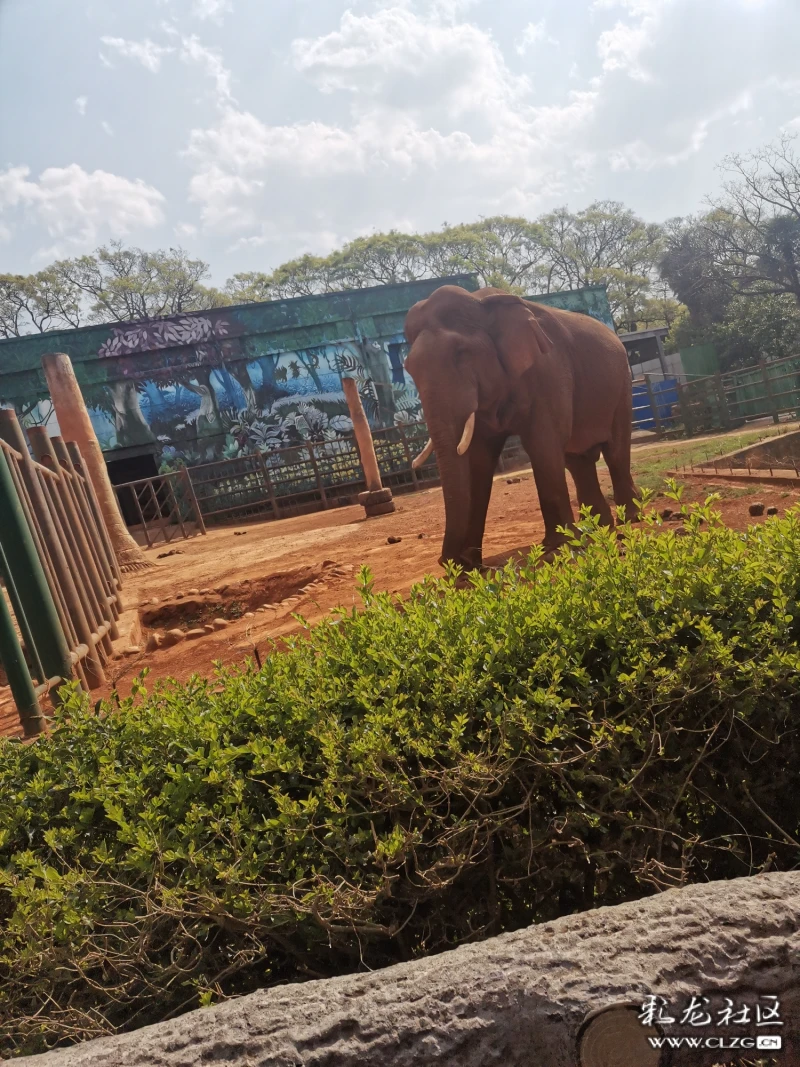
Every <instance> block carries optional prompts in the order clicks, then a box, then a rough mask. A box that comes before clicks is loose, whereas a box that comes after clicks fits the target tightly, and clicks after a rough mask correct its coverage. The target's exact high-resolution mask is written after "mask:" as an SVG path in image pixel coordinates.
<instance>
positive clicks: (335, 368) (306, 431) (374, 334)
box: [0, 275, 613, 472]
mask: <svg viewBox="0 0 800 1067" xmlns="http://www.w3.org/2000/svg"><path fill="white" fill-rule="evenodd" d="M445 282H447V283H449V284H460V285H462V286H463V287H464V288H467V289H470V290H474V289H476V288H477V287H478V285H477V280H476V279H475V278H474V276H469V275H466V276H463V275H462V276H458V277H457V278H451V279H438V280H435V281H427V282H412V283H408V284H407V285H394V286H381V287H378V288H375V289H370V290H359V291H356V292H352V293H347V294H341V293H336V294H330V295H329V296H324V297H305V298H300V299H297V300H287V301H282V302H274V303H270V304H252V305H244V306H242V307H238V308H220V309H216V310H213V311H208V312H203V313H199V312H198V313H192V314H188V315H184V316H174V317H171V318H168V319H160V320H157V321H155V322H148V323H139V324H130V323H123V324H118V325H112V326H102V327H89V328H84V329H81V330H72V331H64V332H59V333H58V334H48V335H37V336H36V337H26V338H20V339H14V340H13V341H4V342H0V403H4V404H7V405H12V406H13V407H14V408H15V409H16V411H17V414H18V415H19V416H20V418H21V420H22V422H23V424H24V425H45V426H47V427H48V429H49V430H50V432H51V433H58V426H57V422H56V419H55V415H54V413H53V409H52V404H51V402H50V400H49V397H48V394H47V390H46V387H45V383H44V377H43V375H42V373H41V368H40V360H41V355H42V353H43V352H48V351H64V352H67V354H68V355H70V357H71V358H72V360H73V364H74V366H75V370H76V374H77V376H78V380H79V382H80V384H81V389H82V391H83V393H84V396H85V398H86V401H87V405H88V406H89V408H90V414H91V418H92V423H93V425H94V428H95V431H96V433H97V436H98V439H99V441H100V445H101V447H102V448H103V450H104V451H105V452H106V453H107V455H108V458H109V459H112V458H123V457H129V456H135V455H142V454H148V453H149V454H152V455H153V456H154V458H155V461H156V464H157V467H158V469H159V470H161V471H162V472H163V471H167V470H171V469H174V468H176V467H177V466H180V465H183V464H186V465H189V466H194V465H197V464H200V463H206V462H211V461H213V460H217V459H233V458H236V457H237V456H241V455H245V454H248V453H252V452H255V451H261V452H276V451H277V450H279V449H282V448H288V447H291V446H293V445H301V444H303V443H304V442H306V441H311V442H313V443H315V444H318V445H320V446H322V447H323V448H324V446H325V445H326V443H329V442H335V441H336V440H337V438H340V437H342V436H345V435H347V434H349V433H351V431H352V424H351V421H350V416H349V412H348V408H347V403H346V401H345V398H344V393H343V390H342V384H341V379H342V377H343V376H347V377H352V378H355V380H356V381H357V382H358V387H359V393H360V395H361V399H362V403H363V405H364V409H365V412H366V414H367V417H368V419H369V421H370V424H371V425H372V427H373V429H378V428H385V427H390V426H396V425H400V424H404V423H411V422H416V421H418V420H419V419H420V417H421V408H420V402H419V396H418V394H417V391H416V389H415V387H414V383H413V381H412V380H411V378H410V377H409V376H408V374H406V372H405V371H404V369H403V361H404V359H405V357H406V355H407V351H408V348H407V344H406V341H405V337H404V335H403V323H404V320H405V315H406V312H407V311H408V309H409V308H410V307H411V306H412V305H413V304H414V303H416V301H417V300H420V299H424V297H425V296H428V295H429V294H430V292H432V291H433V290H434V289H435V288H437V287H438V286H439V285H441V284H443V283H445ZM556 295H557V296H559V297H560V298H561V299H560V300H556V299H555V298H554V297H547V298H545V299H544V300H543V301H542V302H547V303H551V304H556V305H557V306H568V307H570V309H571V310H581V311H584V312H585V313H588V314H592V315H593V316H594V317H596V318H598V319H600V321H604V322H606V324H607V325H608V324H611V325H612V328H613V323H611V316H610V309H609V308H608V301H607V299H606V297H605V291H604V290H599V291H598V290H595V289H591V290H580V291H577V292H574V293H564V294H556ZM533 299H541V298H533Z"/></svg>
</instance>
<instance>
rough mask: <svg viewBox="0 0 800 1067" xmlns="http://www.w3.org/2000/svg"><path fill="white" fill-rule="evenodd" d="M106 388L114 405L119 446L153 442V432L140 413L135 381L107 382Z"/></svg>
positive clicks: (127, 446) (115, 427)
mask: <svg viewBox="0 0 800 1067" xmlns="http://www.w3.org/2000/svg"><path fill="white" fill-rule="evenodd" d="M106 388H107V389H108V391H109V393H110V394H111V402H112V404H113V406H114V429H115V430H116V433H117V445H118V446H119V447H120V448H129V447H130V446H132V445H149V444H153V443H154V442H155V440H156V438H155V434H154V433H153V431H152V430H151V429H150V427H149V426H148V425H147V422H146V420H145V417H144V415H143V414H142V409H141V406H140V405H139V393H138V392H137V390H136V383H135V382H131V381H126V380H124V379H123V380H122V381H119V382H109V383H108V385H107V386H106Z"/></svg>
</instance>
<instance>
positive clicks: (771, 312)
mask: <svg viewBox="0 0 800 1067" xmlns="http://www.w3.org/2000/svg"><path fill="white" fill-rule="evenodd" d="M714 342H715V344H716V345H717V348H718V349H719V351H720V362H721V365H722V366H723V369H725V370H731V369H733V368H735V367H747V366H752V365H753V364H754V363H757V362H758V361H759V360H760V359H765V360H774V359H783V358H785V357H787V356H796V355H800V307H798V305H797V302H796V301H795V300H794V299H793V297H792V296H791V295H790V294H788V293H783V294H781V295H779V296H774V295H768V296H737V297H735V298H734V299H733V300H732V301H731V303H730V304H729V306H728V309H727V312H726V314H725V318H724V319H723V321H722V322H721V323H720V324H719V325H718V326H717V328H716V330H715V331H714Z"/></svg>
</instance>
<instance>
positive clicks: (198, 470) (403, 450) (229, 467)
mask: <svg viewBox="0 0 800 1067" xmlns="http://www.w3.org/2000/svg"><path fill="white" fill-rule="evenodd" d="M427 439H428V430H427V427H426V426H425V424H424V423H421V422H420V423H409V424H408V425H406V426H392V427H389V428H387V429H381V430H375V431H373V442H374V445H375V455H376V457H377V460H378V466H379V467H380V471H381V480H382V482H383V485H384V486H385V487H386V488H389V489H391V490H392V491H393V492H394V493H398V492H413V491H414V490H417V489H421V488H425V487H428V486H432V485H435V484H438V480H439V470H438V467H437V465H436V459H435V455H434V456H432V457H429V458H428V460H427V461H426V462H425V463H424V464H423V465H422V466H421V467H420V468H419V469H418V470H414V468H413V467H412V465H411V464H412V461H413V459H414V457H415V456H416V455H417V454H418V453H419V452H421V451H422V449H423V447H424V445H425V442H426V441H427ZM522 455H523V453H522V450H521V446H520V444H519V440H518V438H512V439H510V440H509V441H508V443H507V445H506V448H505V449H504V450H503V454H502V455H501V457H500V462H499V464H498V468H499V469H500V470H505V469H508V468H509V467H511V466H513V465H514V464H515V462H518V460H519V458H520V457H521V456H522ZM186 477H187V484H188V488H189V490H190V491H191V492H192V494H193V499H194V500H195V501H196V502H197V507H198V514H199V515H200V516H201V517H202V519H203V520H205V521H206V522H218V523H224V522H240V521H241V520H243V519H246V518H251V517H252V518H259V519H279V518H288V517H289V516H292V515H301V514H305V513H308V512H312V511H321V510H324V509H327V508H332V507H339V506H341V505H344V504H350V503H353V502H354V501H355V498H356V496H357V495H358V493H360V492H363V491H364V490H365V489H366V482H365V480H364V473H363V471H362V469H361V461H360V459H359V454H358V449H357V447H356V441H355V437H354V436H353V435H348V436H346V437H338V438H336V439H334V440H331V441H320V442H313V441H307V442H304V443H303V444H301V445H294V446H292V447H290V448H280V449H276V450H274V451H272V452H258V451H257V452H253V453H252V454H249V455H244V456H239V457H237V458H236V459H228V460H217V461H215V462H212V463H204V464H201V465H198V466H195V467H187V468H186Z"/></svg>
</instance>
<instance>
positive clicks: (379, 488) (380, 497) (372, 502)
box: [342, 378, 395, 518]
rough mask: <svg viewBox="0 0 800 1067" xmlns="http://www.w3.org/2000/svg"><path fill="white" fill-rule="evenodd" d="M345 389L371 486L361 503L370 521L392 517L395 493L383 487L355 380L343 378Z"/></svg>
mask: <svg viewBox="0 0 800 1067" xmlns="http://www.w3.org/2000/svg"><path fill="white" fill-rule="evenodd" d="M342 388H343V389H344V395H345V398H346V400H347V406H348V408H349V409H350V418H351V420H352V422H353V433H354V434H355V438H356V447H357V448H358V455H359V457H360V459H361V467H362V469H363V471H364V478H365V479H366V483H367V491H366V493H359V494H358V502H359V504H361V506H362V507H363V508H364V511H365V512H366V514H367V517H368V518H371V517H372V516H373V515H388V514H389V513H390V512H392V511H394V510H395V504H394V500H392V491H391V489H384V488H383V485H382V483H381V471H380V467H379V466H378V457H377V456H376V455H375V445H374V444H373V441H372V432H371V431H370V428H369V423H368V422H367V416H366V415H365V414H364V408H363V406H362V404H361V397H360V396H359V395H358V385H357V384H356V381H355V379H354V378H342Z"/></svg>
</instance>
